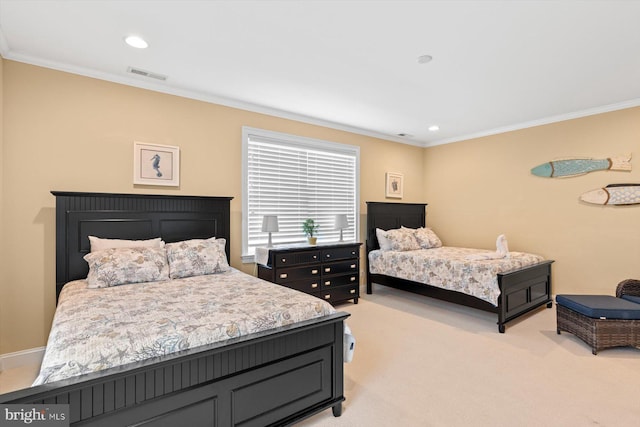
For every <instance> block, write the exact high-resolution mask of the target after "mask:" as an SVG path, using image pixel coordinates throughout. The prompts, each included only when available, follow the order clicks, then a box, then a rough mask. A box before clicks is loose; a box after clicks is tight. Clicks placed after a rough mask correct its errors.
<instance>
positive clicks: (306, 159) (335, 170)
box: [243, 128, 359, 256]
mask: <svg viewBox="0 0 640 427" xmlns="http://www.w3.org/2000/svg"><path fill="white" fill-rule="evenodd" d="M243 134H244V136H243V145H244V151H245V153H244V169H245V170H244V172H245V173H244V175H245V190H244V191H245V197H244V200H243V204H244V205H245V206H243V208H244V209H243V235H244V236H245V238H244V239H243V255H245V256H248V255H252V254H253V253H254V249H255V247H257V246H266V244H267V239H268V233H266V232H263V231H262V219H263V217H264V216H265V215H277V217H278V225H279V231H278V232H274V233H272V239H273V244H274V245H284V244H294V243H303V242H306V236H305V235H304V232H303V231H302V223H303V222H304V220H305V219H307V218H312V219H313V220H315V222H316V224H318V225H319V228H318V231H317V237H318V243H332V242H337V241H338V240H339V238H340V230H338V229H336V228H335V224H334V223H335V216H336V214H346V215H347V219H348V223H349V226H348V228H345V229H343V238H344V240H345V241H355V240H356V230H357V229H358V228H357V227H358V215H357V207H358V203H357V202H358V177H357V175H358V169H359V148H358V147H354V146H350V145H343V144H337V143H330V142H326V141H318V140H310V139H308V138H302V137H295V136H292V135H286V134H278V133H274V132H268V131H261V130H256V129H249V128H245V129H243Z"/></svg>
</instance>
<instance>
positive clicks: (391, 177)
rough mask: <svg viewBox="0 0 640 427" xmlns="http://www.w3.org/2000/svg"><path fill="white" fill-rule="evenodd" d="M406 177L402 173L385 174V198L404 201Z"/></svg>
mask: <svg viewBox="0 0 640 427" xmlns="http://www.w3.org/2000/svg"><path fill="white" fill-rule="evenodd" d="M403 181H404V175H403V174H401V173H395V172H387V173H386V174H385V197H388V198H393V199H402V194H403V192H404V188H403V187H404V182H403Z"/></svg>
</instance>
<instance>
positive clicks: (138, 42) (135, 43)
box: [124, 36, 149, 49]
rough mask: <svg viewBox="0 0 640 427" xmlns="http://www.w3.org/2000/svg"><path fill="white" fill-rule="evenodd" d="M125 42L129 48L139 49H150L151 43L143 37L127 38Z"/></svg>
mask: <svg viewBox="0 0 640 427" xmlns="http://www.w3.org/2000/svg"><path fill="white" fill-rule="evenodd" d="M124 41H125V43H127V44H128V45H129V46H131V47H135V48H138V49H146V48H147V47H149V43H147V42H146V41H145V40H144V39H143V38H142V37H138V36H127V37H126V38H125V39H124Z"/></svg>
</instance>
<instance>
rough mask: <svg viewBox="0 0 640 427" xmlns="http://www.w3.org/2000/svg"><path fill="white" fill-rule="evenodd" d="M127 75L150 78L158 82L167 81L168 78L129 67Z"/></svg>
mask: <svg viewBox="0 0 640 427" xmlns="http://www.w3.org/2000/svg"><path fill="white" fill-rule="evenodd" d="M127 73H131V74H137V75H139V76H143V77H149V78H151V79H156V80H162V81H165V80H167V76H163V75H162V74H158V73H152V72H151V71H145V70H141V69H140V68H133V67H129V68H127Z"/></svg>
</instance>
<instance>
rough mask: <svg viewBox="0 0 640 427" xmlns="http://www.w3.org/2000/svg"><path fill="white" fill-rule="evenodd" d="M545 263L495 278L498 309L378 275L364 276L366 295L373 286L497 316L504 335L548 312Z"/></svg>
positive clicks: (548, 264) (548, 279) (548, 277)
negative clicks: (513, 324) (530, 316)
mask: <svg viewBox="0 0 640 427" xmlns="http://www.w3.org/2000/svg"><path fill="white" fill-rule="evenodd" d="M552 263H553V261H544V262H541V263H539V264H536V265H533V266H529V267H525V268H523V269H520V270H515V271H510V272H506V273H501V274H498V286H499V287H500V298H499V300H498V306H495V305H493V304H491V303H489V302H487V301H483V300H481V299H478V298H476V297H474V296H471V295H467V294H463V293H460V292H455V291H450V290H447V289H442V288H438V287H435V286H431V285H427V284H424V283H417V282H412V281H410V280H405V279H399V278H396V277H391V276H385V275H380V274H368V275H367V293H368V294H371V293H373V286H372V285H373V283H377V284H379V285H384V286H389V287H393V288H397V289H402V290H405V291H409V292H413V293H416V294H420V295H425V296H428V297H431V298H436V299H440V300H443V301H448V302H452V303H455V304H459V305H464V306H467V307H472V308H477V309H479V310H483V311H488V312H491V313H496V314H497V315H498V322H497V324H498V331H499V332H500V333H504V331H505V324H506V323H507V322H509V321H511V320H513V319H516V318H517V317H519V316H522V315H523V314H525V313H528V312H530V311H531V310H534V309H536V308H538V307H540V306H543V305H546V306H547V307H548V308H551V306H552V301H553V299H552V298H551V264H552Z"/></svg>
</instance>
